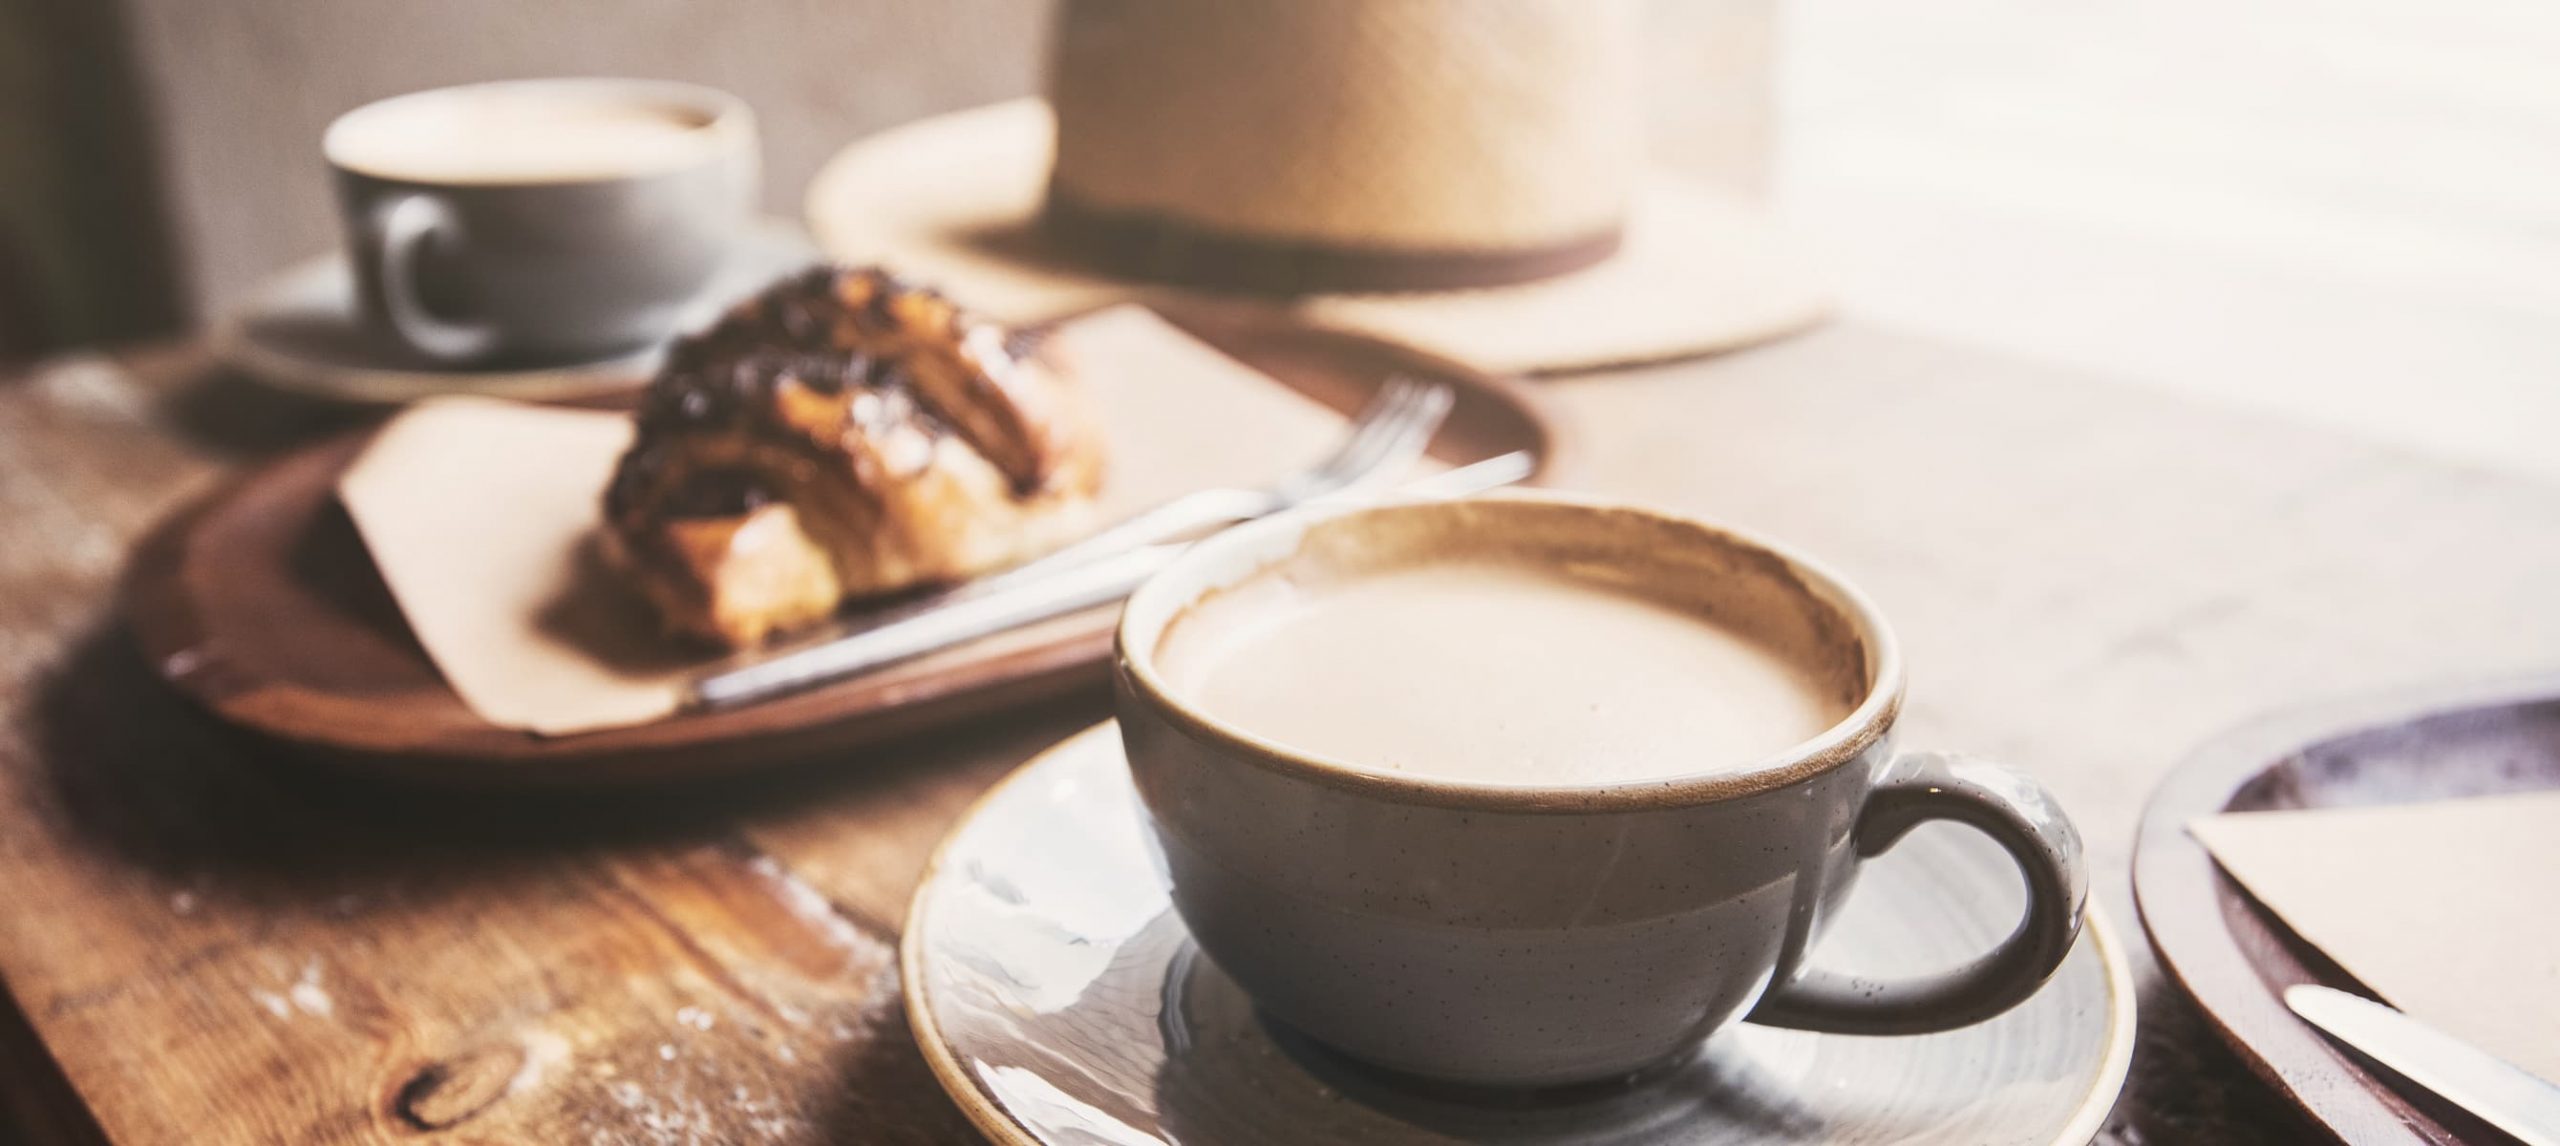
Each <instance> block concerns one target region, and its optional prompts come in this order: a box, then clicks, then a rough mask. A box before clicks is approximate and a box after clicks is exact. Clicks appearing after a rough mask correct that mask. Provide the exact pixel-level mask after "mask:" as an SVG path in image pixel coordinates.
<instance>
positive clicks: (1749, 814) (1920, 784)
mask: <svg viewBox="0 0 2560 1146" xmlns="http://www.w3.org/2000/svg"><path fill="white" fill-rule="evenodd" d="M1487 538H1498V539H1500V540H1499V544H1500V546H1501V547H1502V549H1503V551H1504V552H1505V553H1506V554H1519V555H1525V556H1526V559H1529V560H1536V561H1542V562H1554V563H1558V564H1559V565H1563V564H1566V563H1580V564H1582V565H1583V566H1584V567H1591V566H1594V565H1598V566H1602V567H1605V568H1607V569H1609V570H1610V572H1611V573H1612V575H1613V576H1616V577H1620V578H1631V579H1634V580H1636V581H1637V582H1638V583H1640V584H1641V583H1654V584H1661V585H1666V586H1672V587H1674V589H1673V590H1672V591H1670V593H1669V594H1668V595H1672V596H1680V595H1695V594H1696V593H1699V592H1705V593H1707V594H1708V596H1709V597H1711V598H1715V599H1721V600H1725V601H1728V602H1732V601H1739V602H1743V603H1744V604H1745V605H1747V606H1748V607H1751V608H1754V609H1760V610H1764V611H1766V612H1767V613H1768V616H1769V619H1770V623H1772V624H1775V625H1778V626H1781V627H1782V628H1783V629H1784V630H1785V631H1787V632H1789V633H1791V634H1792V635H1793V636H1794V638H1796V640H1795V642H1794V643H1795V645H1796V647H1799V648H1804V649H1810V650H1814V652H1813V653H1812V654H1809V655H1819V656H1822V657H1826V658H1835V659H1834V660H1832V661H1831V662H1830V665H1831V667H1835V668H1837V669H1839V670H1841V671H1842V672H1843V673H1844V675H1843V676H1841V677H1840V678H1839V679H1841V680H1843V681H1844V682H1847V683H1846V686H1845V687H1847V688H1848V689H1849V690H1850V691H1852V692H1854V694H1855V698H1856V699H1855V703H1854V706H1853V707H1852V709H1851V711H1850V712H1849V714H1848V716H1847V717H1846V718H1844V719H1842V720H1840V721H1839V722H1838V723H1837V724H1836V725H1834V726H1832V727H1831V728H1829V729H1828V730H1827V731H1824V732H1822V733H1821V734H1820V735H1818V736H1815V737H1814V738H1812V739H1810V740H1807V741H1805V742H1803V743H1801V744H1797V745H1795V746H1794V747H1792V748H1789V749H1787V750H1785V751H1783V752H1779V753H1777V754H1776V755H1774V756H1770V757H1768V758H1766V759H1760V760H1753V761H1702V762H1701V767H1700V769H1699V770H1698V772H1697V773H1696V774H1694V775H1685V776H1675V777H1672V778H1669V779H1652V780H1645V781H1641V782H1633V783H1623V784H1604V785H1583V786H1574V785H1559V786H1552V787H1536V786H1519V785H1493V784H1482V783H1472V782H1459V781H1451V780H1444V779H1435V778H1431V777H1427V776H1422V775H1417V774H1412V773H1399V772H1395V771H1390V770H1385V769H1380V768H1366V767H1363V766H1362V763H1361V762H1360V761H1358V760H1354V759H1332V758H1325V757H1321V756H1316V755H1312V754H1309V753H1305V752H1299V751H1294V750H1292V749H1289V748H1286V747H1283V746H1281V745H1279V744H1277V743H1275V742H1273V741H1271V740H1269V739H1266V738H1264V737H1262V736H1260V735H1257V734H1256V732H1255V731H1254V730H1253V729H1250V728H1241V727H1235V726H1232V725H1230V724H1228V723H1225V722H1222V721H1221V720H1219V719H1217V718H1215V717H1212V716H1210V715H1207V714H1205V713H1204V712H1202V711H1201V710H1200V709H1199V708H1198V706H1196V705H1194V704H1192V703H1189V702H1187V701H1186V700H1185V699H1184V698H1183V696H1182V695H1180V693H1179V692H1178V691H1176V690H1174V689H1171V688H1169V687H1168V680H1167V675H1166V673H1165V671H1164V669H1163V665H1162V664H1161V663H1160V658H1159V646H1160V644H1161V643H1162V641H1163V639H1164V637H1165V634H1166V632H1167V629H1168V626H1170V625H1171V624H1172V623H1174V622H1175V621H1176V620H1177V619H1178V618H1179V617H1180V616H1182V615H1183V613H1184V612H1185V611H1186V609H1188V608H1190V607H1191V606H1193V605H1194V604H1195V603H1197V602H1199V601H1200V600H1201V599H1202V598H1203V597H1204V596H1205V595H1208V594H1211V593H1213V592H1216V591H1217V590H1219V589H1220V588H1221V587H1224V586H1230V585H1233V584H1236V583H1237V582H1239V581H1241V580H1242V579H1244V578H1246V577H1247V576H1248V575H1250V574H1253V573H1256V572H1257V571H1261V570H1265V569H1267V568H1269V567H1270V566H1272V565H1274V564H1275V563H1283V562H1294V561H1320V560H1326V559H1327V558H1326V557H1325V556H1324V555H1325V554H1327V553H1367V554H1377V553H1381V552H1392V551H1394V550H1395V549H1397V548H1398V547H1404V548H1407V549H1410V550H1412V551H1415V552H1419V553H1430V552H1433V551H1435V547H1439V548H1445V547H1447V546H1449V545H1452V544H1465V543H1468V542H1469V540H1470V539H1487ZM1114 675H1115V688H1116V694H1117V708H1118V714H1119V721H1120V730H1121V736H1122V738H1123V740H1124V742H1125V745H1126V748H1127V754H1128V759H1129V765H1130V769H1131V771H1132V773H1133V775H1134V778H1135V780H1136V783H1137V787H1138V791H1139V792H1140V794H1141V797H1142V799H1143V800H1144V802H1145V805H1146V808H1147V811H1148V812H1149V814H1150V818H1151V821H1152V826H1153V831H1154V836H1155V843H1156V846H1157V847H1158V849H1159V850H1160V853H1161V856H1162V859H1163V861H1164V864H1165V868H1166V870H1167V872H1168V873H1169V875H1170V879H1171V885H1172V896H1173V901H1174V904H1175V906H1176V908H1177V909H1178V910H1179V911H1180V912H1181V915H1182V918H1183V920H1184V922H1185V923H1186V924H1187V925H1188V926H1189V928H1190V930H1191V932H1192V934H1193V936H1194V937H1195V938H1196V939H1197V941H1198V943H1199V945H1200V947H1201V949H1202V950H1203V951H1204V952H1206V953H1207V954H1208V955H1209V956H1210V957H1211V958H1212V959H1213V960H1215V961H1216V962H1217V964H1218V965H1219V966H1220V967H1221V968H1222V969H1224V970H1225V971H1226V972H1227V973H1228V974H1229V975H1231V976H1232V977H1233V978H1234V979H1235V981H1236V982H1237V983H1238V984H1239V985H1241V986H1242V987H1243V988H1244V989H1245V991H1246V992H1248V993H1249V994H1251V995H1252V996H1253V998H1254V999H1255V1001H1256V1002H1257V1003H1259V1004H1260V1005H1261V1007H1262V1008H1263V1010H1264V1012H1265V1013H1266V1014H1267V1015H1269V1016H1272V1017H1275V1018H1277V1019H1279V1020H1281V1021H1282V1022H1284V1023H1286V1024H1287V1025H1289V1026H1291V1027H1294V1028H1296V1029H1298V1030H1299V1031H1300V1032H1302V1033H1304V1034H1306V1035H1308V1036H1311V1037H1313V1038H1314V1039H1316V1040H1318V1041H1320V1042H1323V1043H1325V1044H1328V1045H1330V1046H1331V1047H1333V1048H1334V1049H1335V1050H1338V1051H1340V1052H1343V1053H1345V1054H1348V1055H1350V1056H1351V1057H1354V1058H1357V1059H1360V1060H1364V1061H1366V1062H1369V1063H1372V1064H1375V1065H1378V1066H1383V1067H1386V1068H1390V1069H1392V1070H1396V1071H1402V1072H1406V1073H1409V1074H1414V1075H1419V1076H1424V1077H1428V1078H1433V1079H1440V1080H1449V1081H1455V1082H1461V1083H1472V1084H1484V1085H1497V1086H1523V1085H1545V1084H1558V1083H1570V1082H1577V1081H1587V1080H1593V1079H1599V1078H1606V1077H1612V1076H1622V1075H1626V1074H1629V1073H1633V1072H1638V1071H1641V1070H1643V1069H1644V1068H1646V1067H1647V1066H1648V1065H1650V1064H1654V1063H1658V1062H1661V1061H1664V1060H1666V1059H1669V1058H1672V1057H1674V1056H1678V1055H1681V1054H1684V1053H1686V1052H1688V1051H1689V1050H1691V1049H1693V1048H1695V1047H1696V1046H1698V1045H1699V1044H1700V1042H1701V1041H1702V1040H1703V1039H1704V1038H1705V1037H1706V1036H1707V1035H1708V1034H1709V1033H1711V1032H1713V1031H1714V1030H1715V1029H1716V1028H1718V1027H1719V1026H1721V1025H1723V1024H1725V1023H1727V1022H1729V1021H1733V1020H1735V1019H1742V1020H1744V1021H1749V1022H1754V1023H1764V1024H1770V1025H1775V1026H1784V1027H1796V1028H1802V1029H1808V1030H1820V1031H1833V1032H1843V1033H1852V1034H1906V1033H1916V1032H1924V1031H1932V1030H1941V1029H1945V1028H1949V1027H1956V1026H1962V1025H1966V1024H1970V1023H1974V1022H1978V1021H1981V1020H1983V1019H1985V1018H1988V1017H1990V1016H1993V1015H1996V1014H1998V1013H2000V1012H2001V1011H2004V1010H2007V1009H2008V1008H2010V1007H2012V1006H2014V1005H2016V1004H2018V1003H2019V1002H2021V1001H2023V1000H2025V999H2026V998H2027V997H2028V996H2029V995H2031V994H2033V993H2034V992H2035V990H2036V989H2037V988H2038V987H2039V986H2041V985H2042V983H2043V982H2044V980H2045V979H2046V978H2047V977H2048V976H2049V975H2050V974H2051V973H2052V972H2053V970H2054V968H2055V967H2056V966H2058V965H2059V964H2060V962H2061V960H2062V958H2063V956H2064V955H2065V954H2066V953H2067V952H2068V951H2069V949H2070V947H2071V945H2072V943H2073V942H2074V940H2075V938H2076V937H2077V935H2078V933H2079V927H2080V919H2081V909H2082V905H2083V902H2084V900H2085V898H2086V877H2085V874H2084V872H2083V870H2082V866H2081V859H2080V843H2079V837H2078V835H2077V833H2076V832H2075V831H2074V830H2073V828H2072V826H2071V823H2070V821H2069V820H2067V819H2066V818H2065V817H2064V816H2063V814H2062V811H2061V810H2060V808H2059V807H2057V806H2056V805H2055V803H2054V801H2053V799H2052V798H2051V797H2050V796H2048V795H2047V794H2046V793H2045V792H2044V791H2043V789H2041V788H2039V787H2038V786H2037V785H2036V784H2035V783H2034V782H2032V781H2030V780H2028V779H2026V778H2024V777H2022V776H2020V775H2018V774H2017V773H2015V772H2011V771H2008V770H2006V769H2003V768H2000V767H1997V766H1994V765H1991V764H1987V763H1983V762H1981V761H1978V760H1973V759H1969V758H1966V757H1963V756H1956V755H1949V754H1943V753H1936V752H1906V751H1902V750H1901V749H1899V748H1898V747H1897V746H1896V745H1895V743H1894V724H1895V718H1896V715H1897V714H1898V712H1899V711H1900V709H1901V705H1902V692H1903V668H1902V654H1901V651H1900V649H1899V647H1898V646H1897V645H1896V644H1895V642H1894V638H1893V634H1892V632H1891V630H1889V629H1888V628H1887V627H1886V625H1885V622H1884V618H1883V617H1881V616H1879V615H1878V614H1877V612H1876V610H1875V607H1874V606H1873V605H1872V604H1870V603H1869V602H1868V601H1867V599H1866V598H1865V597H1864V596H1862V595H1861V594H1859V593H1858V592H1857V591H1856V590H1855V589H1852V588H1851V587H1849V586H1848V585H1847V584H1846V583H1844V582H1842V581H1841V580H1840V579H1839V578H1838V577H1837V576H1834V575H1833V574H1831V573H1830V572H1829V571H1827V570H1825V569H1823V568H1822V567H1821V566H1820V565H1818V564H1816V563H1814V562H1813V561H1811V560H1809V559H1807V558H1805V557H1803V556H1801V555H1799V554H1796V553H1793V552H1790V551H1788V550H1786V549H1784V548H1782V547H1780V546H1778V545H1775V544H1773V543H1770V542H1768V541H1764V540H1761V539H1758V538H1755V537H1752V536H1750V535H1748V534H1745V533H1742V532H1739V531H1735V530H1729V529H1724V528H1720V527H1716V526H1711V525H1707V524H1704V523H1701V522H1696V521H1691V520H1688V519H1685V518H1681V517H1677V516H1672V515H1668V514H1663V513H1658V512H1654V511H1650V510H1646V509H1641V508H1632V507H1626V506H1619V505H1607V504H1599V503H1594V502H1587V501H1581V500H1574V499H1564V498H1557V497H1552V496H1538V497H1528V496H1517V497H1509V496H1507V497H1501V498H1487V499H1476V500H1473V501H1467V502H1449V503H1436V504H1434V503H1416V504H1402V505H1389V506H1383V507H1369V508H1361V509H1351V510H1345V511H1335V512H1327V513H1318V514H1302V515H1292V516H1285V517H1281V518H1274V519H1271V520H1267V521H1263V522H1258V523H1255V524H1252V525H1248V526H1244V527H1240V528H1237V529H1233V530H1229V531H1227V532H1225V533H1222V534H1219V535H1217V536H1215V537H1212V538H1210V539H1208V540H1205V541H1202V542H1200V543H1198V544H1196V545H1194V546H1193V547H1192V549H1191V550H1190V551H1189V552H1188V553H1186V554H1185V555H1184V556H1183V557H1182V558H1181V559H1180V560H1178V561H1177V562H1176V563H1175V564H1174V565H1173V566H1172V567H1171V568H1169V569H1167V570H1166V571H1165V572H1163V573H1162V574H1160V575H1159V576H1157V577H1156V578H1155V579H1154V580H1152V581H1150V582H1149V583H1147V584H1146V585H1145V586H1144V587H1143V588H1141V589H1140V590H1139V591H1138V592H1137V593H1136V594H1135V595H1134V596H1132V597H1131V598H1130V600H1129V603H1128V606H1127V608H1126V610H1125V611H1124V613H1123V615H1122V619H1121V622H1120V629H1119V634H1118V652H1117V655H1116V658H1115V674H1114ZM1930 820H1951V821H1955V822H1957V823H1961V824H1964V825H1967V826H1969V827H1971V828H1973V829H1975V830H1978V831H1981V832H1983V833H1984V834H1986V835H1988V836H1990V837H1991V838H1992V839H1993V840H1995V841H1997V842H1998V843H1999V844H2000V845H2001V846H2002V847H2003V848H2004V849H2006V851H2007V852H2008V853H2009V855H2010V856H2011V857H2012V858H2014V859H2015V861H2016V862H2017V865H2018V867H2019V870H2020V871H2021V872H2022V873H2023V874H2024V876H2025V881H2026V886H2027V889H2028V893H2029V894H2028V901H2029V902H2028V908H2027V912H2026V916H2025V918H2024V919H2023V920H2022V921H2021V922H2020V924H2019V926H2018V927H2017V929H2016V931H2015V932H2014V933H2012V934H2011V935H2009V936H2008V937H2007V938H2006V939H2005V940H2003V941H2002V942H2000V943H1999V944H1998V945H1997V946H1995V947H1994V948H1993V949H1992V950H1990V951H1988V952H1985V953H1984V954H1983V955H1982V956H1981V957H1980V958H1978V959H1976V960H1974V961H1972V962H1970V963H1968V964H1966V965H1964V966H1961V967H1957V968H1954V969H1951V970H1949V971H1946V972H1944V973H1943V974H1938V975H1934V976H1930V977H1927V978H1924V979H1919V980H1912V981H1894V982H1873V981H1867V980H1864V979H1860V978H1856V977H1853V976H1849V975H1846V974H1841V973H1837V972H1834V971H1830V970H1825V969H1823V968H1821V967H1818V966H1814V965H1812V964H1811V963H1810V962H1809V960H1808V959H1807V957H1806V953H1807V951H1808V949H1810V948H1811V947H1812V946H1813V944H1814V942H1815V941H1816V940H1817V939H1818V938H1819V937H1820V936H1821V935H1822V933H1823V929H1824V926H1825V924H1826V922H1827V921H1828V920H1829V919H1830V918H1831V917H1832V916H1833V914H1834V912H1835V911H1836V910H1837V909H1838V908H1839V907H1840V905H1841V904H1842V902H1843V901H1844V900H1845V899H1846V898H1847V897H1848V896H1849V894H1850V889H1851V885H1852V884H1853V883H1854V881H1855V878H1856V876H1857V873H1858V867H1859V864H1860V863H1861V862H1862V861H1864V860H1866V859H1868V858H1870V857H1873V856H1875V855H1877V854H1879V853H1881V852H1883V851H1885V850H1886V849H1887V848H1889V847H1891V846H1892V845H1893V843H1894V842H1895V841H1896V840H1897V839H1899V838H1901V836H1902V835H1903V834H1904V833H1905V832H1907V831H1909V830H1910V829H1911V828H1912V827H1914V826H1915V825H1918V824H1921V823H1924V822H1927V821H1930Z"/></svg>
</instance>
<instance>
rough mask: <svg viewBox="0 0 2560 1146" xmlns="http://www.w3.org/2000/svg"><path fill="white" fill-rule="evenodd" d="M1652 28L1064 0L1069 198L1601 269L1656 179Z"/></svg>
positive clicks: (1387, 245) (1625, 17)
mask: <svg viewBox="0 0 2560 1146" xmlns="http://www.w3.org/2000/svg"><path fill="white" fill-rule="evenodd" d="M1638 16H1639V12H1638V11H1637V9H1636V6H1635V0H1220V2H1217V3H1202V2H1201V0H1068V2H1067V3H1066V4H1065V5H1064V6H1063V7H1062V9H1061V10H1060V13H1059V18H1058V26H1057V34H1056V38H1055V43H1054V52H1053V58H1052V61H1051V69H1050V76H1049V89H1050V102H1051V104H1052V106H1053V107H1054V108H1055V110H1056V113H1057V125H1058V136H1057V155H1056V165H1055V168H1054V169H1053V171H1052V175H1051V184H1050V187H1051V196H1052V204H1053V207H1055V206H1057V205H1058V204H1059V203H1062V202H1063V203H1067V204H1071V205H1072V206H1073V207H1075V208H1077V209H1078V210H1080V211H1083V212H1088V213H1099V214H1102V215H1106V216H1111V217H1115V218H1122V219H1126V218H1132V217H1139V218H1146V219H1149V220H1153V221H1156V222H1160V223H1161V224H1164V225H1165V226H1166V227H1168V228H1172V229H1175V230H1177V231H1178V230H1180V229H1186V228H1187V229H1196V230H1198V231H1201V232H1206V233H1208V234H1211V235H1214V236H1216V237H1217V238H1218V239H1220V240H1227V241H1245V242H1252V241H1267V242H1273V243H1280V244H1295V245H1300V246H1312V247H1315V248H1320V249H1331V250H1347V251H1355V252H1362V253H1363V257H1366V256H1367V255H1370V254H1385V255H1393V254H1394V253H1397V252H1410V253H1413V254H1416V255H1419V256H1427V255H1432V254H1458V255H1476V256H1483V255H1488V254H1494V255H1498V254H1501V253H1503V252H1537V251H1542V250H1543V251H1550V252H1552V251H1554V250H1556V249H1558V248H1562V247H1574V248H1577V249H1582V248H1587V249H1590V250H1592V251H1593V253H1592V254H1591V257H1592V258H1597V257H1600V256H1601V255H1605V253H1606V251H1607V249H1608V245H1609V244H1611V243H1614V237H1615V235H1616V233H1617V231H1618V228H1619V227H1620V225H1621V222H1622V220H1623V217H1624V215H1625V212H1626V209H1627V204H1628V202H1629V200H1630V198H1631V197H1632V194H1633V189H1634V187H1635V185H1636V182H1637V179H1638V176H1639V174H1640V173H1641V170H1642V164H1643V138H1642V129H1643V123H1642V112H1641V96H1642V93H1641V91H1640V82H1641V60H1640V53H1639V46H1640V45H1639V43H1638V36H1637V23H1638ZM1480 261H1481V260H1480ZM1555 263H1556V260H1555V259H1553V258H1549V259H1548V260H1546V265H1545V267H1544V270H1545V271H1547V272H1552V271H1554V270H1559V269H1563V267H1561V266H1558V265H1555ZM1512 277H1520V276H1517V275H1515V276H1512ZM1307 285H1312V286H1323V285H1326V284H1322V283H1314V284H1307Z"/></svg>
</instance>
